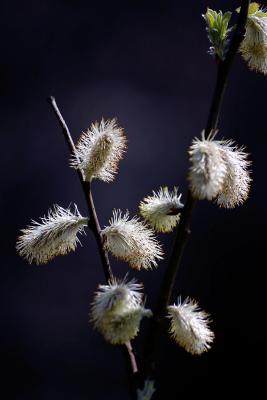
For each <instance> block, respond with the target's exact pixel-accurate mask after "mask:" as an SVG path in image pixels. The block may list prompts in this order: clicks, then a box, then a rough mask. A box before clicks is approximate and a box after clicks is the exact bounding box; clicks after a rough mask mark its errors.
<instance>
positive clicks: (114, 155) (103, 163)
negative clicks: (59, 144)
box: [71, 119, 126, 182]
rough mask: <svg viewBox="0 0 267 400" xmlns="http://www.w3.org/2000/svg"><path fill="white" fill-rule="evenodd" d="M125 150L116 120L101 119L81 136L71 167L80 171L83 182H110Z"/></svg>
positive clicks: (124, 142)
mask: <svg viewBox="0 0 267 400" xmlns="http://www.w3.org/2000/svg"><path fill="white" fill-rule="evenodd" d="M125 150H126V137H125V135H124V132H123V129H122V128H120V127H119V126H118V125H117V121H116V119H112V120H107V121H105V120H104V119H102V120H101V122H100V123H99V122H95V123H93V124H92V125H91V126H90V128H89V129H88V131H87V132H85V133H83V134H82V136H81V138H80V140H79V142H78V144H77V146H76V152H75V155H73V156H72V158H71V166H72V167H73V168H75V169H80V170H81V171H82V173H83V176H84V179H85V181H91V180H92V179H100V180H102V181H104V182H110V181H112V180H113V179H114V177H115V174H116V172H117V169H118V163H119V161H120V160H121V158H122V157H123V154H124V152H125Z"/></svg>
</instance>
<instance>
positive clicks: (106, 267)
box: [48, 96, 138, 376]
mask: <svg viewBox="0 0 267 400" xmlns="http://www.w3.org/2000/svg"><path fill="white" fill-rule="evenodd" d="M48 103H49V104H50V105H51V107H52V109H53V111H54V113H55V115H56V117H57V119H58V121H59V123H60V126H61V128H62V131H63V135H64V138H65V139H66V142H67V145H68V147H69V150H70V153H71V154H73V155H74V156H76V157H78V156H77V154H76V149H75V145H74V142H73V140H72V137H71V134H70V131H69V128H68V126H67V124H66V122H65V120H64V118H63V116H62V114H61V112H60V110H59V108H58V106H57V103H56V100H55V98H54V97H53V96H50V97H49V98H48ZM77 172H78V175H79V179H80V182H81V185H82V188H83V192H84V195H85V199H86V203H87V207H88V212H89V217H90V218H89V222H88V227H89V228H90V229H91V230H92V232H93V234H94V236H95V239H96V242H97V246H98V250H99V254H100V257H101V262H102V267H103V271H104V274H105V278H106V281H107V283H108V282H109V281H111V280H112V278H113V273H112V269H111V266H110V262H109V257H108V253H107V252H106V251H105V250H104V248H103V242H102V236H101V228H100V224H99V221H98V217H97V213H96V210H95V205H94V200H93V195H92V188H91V183H90V182H86V181H84V179H83V173H82V171H81V170H80V169H77ZM123 353H124V354H126V356H127V362H128V364H129V365H130V369H131V373H132V375H133V376H134V375H135V374H136V373H137V371H138V368H137V363H136V359H135V356H134V353H133V350H132V346H131V343H130V342H128V343H127V344H125V346H124V349H123Z"/></svg>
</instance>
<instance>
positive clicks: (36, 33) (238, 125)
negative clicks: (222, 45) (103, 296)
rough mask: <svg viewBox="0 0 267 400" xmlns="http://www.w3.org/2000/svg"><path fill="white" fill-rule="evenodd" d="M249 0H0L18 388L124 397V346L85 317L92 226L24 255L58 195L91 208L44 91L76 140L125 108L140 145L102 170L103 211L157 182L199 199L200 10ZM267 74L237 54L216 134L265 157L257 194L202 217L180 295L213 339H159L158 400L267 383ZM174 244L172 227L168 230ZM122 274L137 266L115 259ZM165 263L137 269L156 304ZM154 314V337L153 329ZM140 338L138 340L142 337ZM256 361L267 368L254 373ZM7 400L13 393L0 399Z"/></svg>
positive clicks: (40, 394) (41, 395)
mask: <svg viewBox="0 0 267 400" xmlns="http://www.w3.org/2000/svg"><path fill="white" fill-rule="evenodd" d="M207 5H209V6H210V7H214V8H216V9H220V8H221V9H223V10H225V11H226V10H227V9H231V10H234V9H235V8H236V7H237V6H238V5H239V2H238V1H237V2H236V1H223V0H222V1H215V0H213V1H212V0H210V1H194V0H191V1H184V2H180V1H174V0H173V1H170V0H169V1H168V0H167V1H161V2H159V3H157V2H155V1H144V0H143V1H138V0H136V1H127V2H126V1H125V2H117V1H112V2H101V1H98V2H97V1H82V0H76V1H67V0H66V1H63V0H61V1H59V0H53V1H52V0H45V1H26V2H22V1H18V0H17V1H8V2H7V1H4V2H2V6H1V17H0V18H1V23H0V30H1V48H2V49H1V157H0V162H1V175H2V185H1V189H2V190H1V213H2V216H1V245H2V252H1V259H2V262H1V294H0V296H1V319H0V321H1V327H0V337H1V365H2V367H3V370H2V372H1V380H2V382H1V384H0V392H1V394H2V395H3V394H4V390H5V389H7V392H6V394H5V395H4V397H3V398H5V400H9V399H16V400H24V399H25V400H26V399H27V400H33V399H37V400H39V399H40V400H48V399H49V400H54V399H57V400H63V399H64V400H85V399H90V400H99V399H101V400H102V399H103V400H106V399H110V400H112V399H125V400H126V399H127V398H128V397H127V396H128V392H127V376H126V372H125V368H124V360H123V357H122V354H121V352H120V351H119V349H118V348H116V347H112V346H110V345H107V344H106V343H105V342H104V340H103V339H102V337H101V336H100V335H99V334H98V333H97V332H95V331H93V329H92V326H91V325H89V324H88V312H89V304H90V302H91V301H92V298H93V292H94V290H95V289H96V287H97V284H98V283H104V276H103V273H102V270H101V265H100V260H99V257H98V254H97V249H96V245H95V242H94V238H93V237H92V235H91V233H88V235H87V237H83V238H82V243H83V247H79V248H78V249H77V251H76V252H75V253H72V254H70V255H69V256H67V257H59V258H57V259H55V260H54V261H53V262H51V263H50V264H47V265H45V266H39V267H36V266H34V265H31V266H29V265H28V264H27V263H26V262H25V261H24V260H22V259H21V258H19V257H18V256H17V255H16V253H15V242H16V238H17V236H18V234H19V230H20V229H21V228H23V227H25V226H26V225H27V224H28V223H29V222H30V219H31V218H34V219H38V217H39V216H43V215H44V214H46V213H47V210H48V208H49V207H50V206H51V205H53V204H54V203H58V204H60V205H61V206H63V207H67V206H68V205H69V204H70V203H71V202H75V203H77V205H78V207H79V210H80V211H81V212H82V213H83V214H86V205H85V202H84V198H83V194H82V191H81V188H80V184H79V181H78V179H77V175H76V173H75V171H74V170H72V169H71V168H69V167H68V162H69V161H68V150H67V147H66V145H65V142H64V139H63V136H62V134H61V131H60V129H59V126H58V123H57V121H56V119H55V117H54V115H53V113H52V111H51V109H50V108H49V105H48V104H47V102H46V98H47V96H48V95H51V94H52V95H54V96H55V97H56V99H57V101H58V104H59V107H60V108H61V110H62V113H63V115H64V117H65V119H66V121H67V122H68V123H69V127H70V130H71V132H72V134H73V137H74V139H75V140H77V139H78V137H79V135H80V133H81V131H83V130H85V129H86V128H87V127H88V126H89V125H90V123H91V122H92V121H94V120H99V119H100V118H101V117H102V116H104V117H105V118H109V117H114V116H116V117H117V118H118V121H119V123H120V124H121V125H122V126H123V127H124V128H125V131H126V134H127V137H128V140H129V149H128V152H127V154H126V156H125V158H124V160H123V161H122V162H121V164H120V169H119V174H118V176H117V178H116V180H115V181H114V183H111V184H104V183H101V182H100V183H99V182H95V184H94V194H95V201H96V206H97V210H98V213H99V217H100V221H101V223H102V224H103V225H104V224H107V222H108V219H109V217H110V215H111V212H112V209H113V208H121V209H122V210H125V209H129V210H130V212H131V214H134V213H136V212H137V206H138V203H139V201H140V200H141V199H142V198H143V197H144V196H145V195H147V194H149V193H151V191H152V190H153V189H157V188H159V186H160V185H169V186H173V185H179V187H180V190H181V191H182V193H183V199H184V200H185V197H186V187H187V183H186V174H187V169H188V159H187V149H188V146H189V145H190V142H191V140H192V137H193V136H199V135H200V132H201V130H202V129H203V128H204V126H205V122H206V117H207V113H208V109H209V104H210V100H211V94H212V90H213V87H214V82H215V71H216V66H215V63H214V61H213V60H212V58H211V57H210V56H208V54H207V49H208V46H209V44H208V41H207V39H206V34H205V26H204V22H203V19H202V18H201V14H202V13H204V12H205V10H206V7H207ZM266 89H267V84H266V77H264V76H261V75H258V74H255V73H252V72H250V71H249V70H248V68H247V66H246V65H245V63H243V61H242V60H241V58H240V57H239V56H238V57H237V58H236V60H235V63H234V66H233V69H232V72H231V76H230V80H229V87H228V89H227V92H226V97H225V102H224V106H223V110H222V118H221V122H220V132H219V136H218V137H225V138H233V139H235V140H236V141H237V143H239V144H240V145H241V144H244V145H245V146H246V147H247V150H248V152H249V153H251V160H252V161H253V166H252V171H253V185H252V189H251V195H250V198H249V200H248V201H247V202H246V203H245V204H244V205H243V206H241V207H238V208H237V209H235V210H232V211H229V210H222V209H219V208H218V207H216V206H215V205H213V204H212V203H208V202H206V201H203V202H200V203H199V204H198V206H197V209H196V210H195V213H194V219H193V224H192V236H191V238H190V241H189V243H188V245H187V248H186V252H185V255H184V258H183V262H182V267H181V269H180V271H179V276H178V280H177V284H176V288H175V293H174V296H173V301H175V299H176V296H177V295H178V294H181V295H182V296H183V297H185V296H188V295H189V296H191V297H193V298H195V299H196V300H197V301H198V302H199V304H200V305H201V307H202V308H204V309H206V310H207V311H209V312H210V313H211V314H212V318H213V324H212V327H213V329H214V331H215V333H216V341H215V343H214V346H213V349H212V350H211V351H210V352H209V353H207V354H205V355H203V356H201V357H193V356H190V355H189V354H187V353H185V352H184V351H183V350H181V349H180V348H178V347H177V346H175V344H174V343H173V342H172V341H171V340H169V339H168V336H167V335H166V337H164V338H163V339H162V343H161V347H160V349H159V354H158V360H159V369H158V381H157V387H158V391H157V396H155V400H156V399H165V398H166V399H167V398H168V399H178V398H180V396H185V395H186V396H187V397H188V396H190V395H193V394H195V393H197V395H198V396H200V398H202V397H204V396H205V397H207V398H216V397H217V396H218V395H219V394H222V395H225V396H229V395H230V394H231V395H232V394H234V393H236V395H237V398H239V397H238V396H239V394H240V392H241V391H247V390H248V389H252V390H253V391H254V394H253V396H254V397H253V398H259V397H258V395H257V393H256V392H257V391H258V390H260V388H261V385H262V383H263V382H262V379H263V373H261V368H260V367H259V363H260V362H261V361H264V360H265V358H264V354H263V353H264V350H265V340H266V338H265V336H266V334H265V333H266V332H265V330H264V323H265V316H266V301H265V291H266V280H265V279H264V275H265V274H264V272H265V268H266V257H265V254H266V164H265V162H266V144H267V139H266V137H267V136H266V134H267V131H266V99H265V94H266ZM160 239H162V241H163V242H164V248H165V252H166V254H169V252H170V248H171V241H172V239H173V235H167V236H162V237H160ZM112 264H113V266H114V271H115V272H116V274H117V275H118V276H124V274H125V273H126V272H127V271H128V267H127V265H126V264H122V263H121V264H120V263H117V262H115V261H114V260H112ZM165 267H166V261H165V262H162V263H161V264H160V266H159V268H158V270H154V271H151V272H137V273H135V272H134V271H133V272H130V276H136V277H137V279H138V280H140V281H142V282H144V285H145V292H146V294H147V296H148V299H147V305H148V306H151V307H153V305H155V299H156V295H157V292H158V289H159V286H160V280H161V278H162V276H163V273H164V269H165ZM144 330H145V325H143V329H142V333H144ZM142 337H143V335H141V336H140V337H139V338H138V339H137V340H136V341H135V345H136V348H137V352H140V349H141V347H142ZM253 372H254V373H256V376H255V377H253ZM1 397H2V396H1Z"/></svg>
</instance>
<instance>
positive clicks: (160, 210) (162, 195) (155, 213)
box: [139, 187, 183, 233]
mask: <svg viewBox="0 0 267 400" xmlns="http://www.w3.org/2000/svg"><path fill="white" fill-rule="evenodd" d="M181 196H182V195H181V194H180V195H178V189H177V188H176V187H175V188H174V190H173V191H169V190H168V188H167V187H163V188H162V187H161V188H160V189H159V191H158V192H154V191H153V195H152V196H147V197H145V198H144V200H143V201H141V203H140V205H139V210H140V214H141V216H142V217H143V218H144V220H145V221H147V222H148V223H149V225H150V226H151V227H152V228H153V229H154V230H155V231H156V232H162V233H166V232H171V231H172V230H173V229H174V228H175V226H176V225H177V224H178V222H179V220H180V212H179V210H180V209H181V208H183V204H182V203H181Z"/></svg>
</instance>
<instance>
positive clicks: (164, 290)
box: [145, 0, 250, 376]
mask: <svg viewBox="0 0 267 400" xmlns="http://www.w3.org/2000/svg"><path fill="white" fill-rule="evenodd" d="M249 4H250V0H242V4H241V10H240V14H239V18H238V22H237V26H236V29H235V32H234V34H233V37H232V40H231V43H230V46H229V49H228V52H227V54H226V57H225V60H224V61H221V62H219V64H218V71H217V81H216V85H215V90H214V93H213V97H212V100H211V105H210V109H209V114H208V118H207V124H206V129H205V132H206V133H207V134H209V132H210V131H211V130H214V129H216V128H217V126H218V121H219V116H220V111H221V106H222V102H223V98H224V93H225V89H226V85H227V79H228V76H229V72H230V69H231V66H232V63H233V60H234V56H235V54H236V53H237V51H238V48H239V45H240V43H241V41H242V39H243V37H244V30H245V25H246V20H247V14H248V7H249ZM196 203H197V200H196V199H194V198H193V197H192V195H191V193H190V191H189V192H188V196H187V200H186V203H185V207H184V209H183V212H182V215H181V220H180V223H179V225H178V230H177V234H176V238H175V241H174V245H173V250H172V254H171V257H170V261H169V264H168V266H167V269H166V272H165V275H164V277H163V281H162V284H161V288H160V293H159V299H158V304H157V308H156V310H155V313H154V317H153V319H152V321H151V327H150V331H149V334H148V336H147V341H146V344H145V356H146V360H147V366H146V368H145V374H146V375H147V376H149V375H150V374H151V373H152V372H153V368H154V359H155V350H156V348H157V344H158V340H159V336H160V326H161V322H162V320H163V318H164V317H165V315H166V310H167V306H168V305H169V304H170V298H171V295H172V291H173V287H174V283H175V280H176V276H177V272H178V269H179V266H180V263H181V259H182V255H183V251H184V248H185V246H186V243H187V240H188V237H189V235H190V225H191V219H192V214H193V211H194V208H195V206H196Z"/></svg>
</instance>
